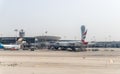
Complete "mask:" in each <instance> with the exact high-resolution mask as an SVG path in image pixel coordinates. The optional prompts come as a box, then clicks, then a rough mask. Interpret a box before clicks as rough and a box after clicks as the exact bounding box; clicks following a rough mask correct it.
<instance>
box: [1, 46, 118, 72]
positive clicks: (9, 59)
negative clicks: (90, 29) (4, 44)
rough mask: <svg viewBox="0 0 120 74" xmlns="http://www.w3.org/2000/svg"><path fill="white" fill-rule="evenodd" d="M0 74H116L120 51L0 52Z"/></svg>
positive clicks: (45, 50) (102, 49) (43, 50)
mask: <svg viewBox="0 0 120 74" xmlns="http://www.w3.org/2000/svg"><path fill="white" fill-rule="evenodd" d="M0 74H120V49H110V48H108V49H104V48H101V49H100V51H85V52H71V51H52V50H47V49H42V50H35V51H29V50H24V51H23V50H18V51H10V50H6V51H4V50H0Z"/></svg>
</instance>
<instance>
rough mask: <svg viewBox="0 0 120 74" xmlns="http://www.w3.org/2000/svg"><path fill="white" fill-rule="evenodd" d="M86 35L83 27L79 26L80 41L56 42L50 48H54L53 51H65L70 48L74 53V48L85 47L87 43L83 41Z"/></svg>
mask: <svg viewBox="0 0 120 74" xmlns="http://www.w3.org/2000/svg"><path fill="white" fill-rule="evenodd" d="M86 34H87V30H86V29H85V26H84V25H82V26H81V40H63V41H58V42H56V43H55V44H53V45H51V46H50V47H52V48H55V49H59V48H62V49H67V48H71V49H72V50H73V51H76V50H75V49H76V48H82V47H83V46H86V45H87V44H88V42H86V41H85V38H86Z"/></svg>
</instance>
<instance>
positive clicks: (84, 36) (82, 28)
mask: <svg viewBox="0 0 120 74" xmlns="http://www.w3.org/2000/svg"><path fill="white" fill-rule="evenodd" d="M86 34H87V30H86V29H85V26H84V25H82V26H81V41H82V43H83V44H85V45H87V44H88V42H85V38H86Z"/></svg>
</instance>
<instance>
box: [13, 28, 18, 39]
mask: <svg viewBox="0 0 120 74" xmlns="http://www.w3.org/2000/svg"><path fill="white" fill-rule="evenodd" d="M14 31H15V32H16V36H15V41H17V32H18V29H15V30H14Z"/></svg>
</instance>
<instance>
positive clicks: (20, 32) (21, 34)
mask: <svg viewBox="0 0 120 74" xmlns="http://www.w3.org/2000/svg"><path fill="white" fill-rule="evenodd" d="M24 36H25V32H24V30H23V29H21V30H20V31H19V37H21V38H23V37H24Z"/></svg>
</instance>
